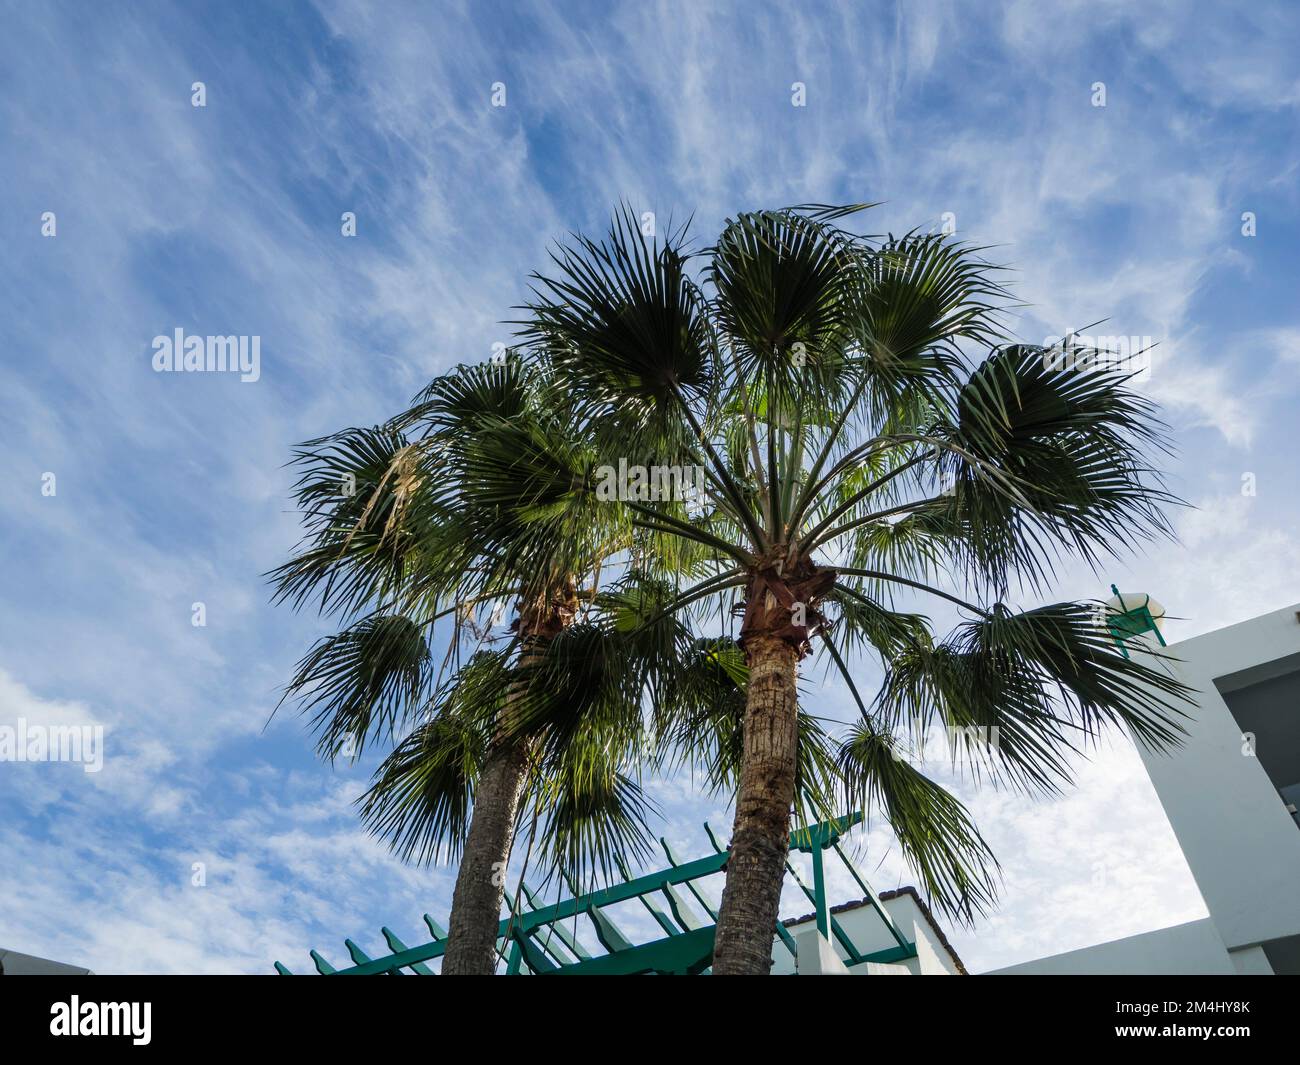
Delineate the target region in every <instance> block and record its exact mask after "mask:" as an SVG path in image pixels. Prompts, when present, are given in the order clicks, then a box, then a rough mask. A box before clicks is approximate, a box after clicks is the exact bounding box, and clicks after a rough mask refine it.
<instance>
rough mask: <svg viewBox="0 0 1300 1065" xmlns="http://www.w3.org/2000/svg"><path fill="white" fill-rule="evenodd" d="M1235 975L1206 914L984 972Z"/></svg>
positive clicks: (1025, 974) (1003, 973)
mask: <svg viewBox="0 0 1300 1065" xmlns="http://www.w3.org/2000/svg"><path fill="white" fill-rule="evenodd" d="M1178 974H1188V975H1198V976H1199V975H1206V974H1213V975H1218V976H1234V975H1236V974H1237V969H1236V968H1235V967H1234V966H1233V963H1232V959H1231V958H1230V957H1229V956H1228V952H1227V951H1226V950H1224V947H1223V941H1222V940H1221V939H1219V934H1218V932H1217V931H1215V928H1214V922H1213V921H1211V920H1210V919H1209V918H1208V917H1205V918H1202V919H1201V920H1199V921H1191V922H1189V923H1188V924H1180V925H1175V926H1174V927H1172V928H1161V929H1159V930H1158V931H1155V932H1144V933H1142V935H1138V936H1129V937H1128V938H1126V939H1117V940H1114V941H1112V942H1110V943H1099V944H1097V945H1096V946H1093V947H1083V948H1081V949H1079V950H1071V951H1067V952H1065V953H1064V954H1054V955H1052V956H1051V957H1047V958H1035V959H1034V960H1033V961H1026V962H1021V963H1020V964H1019V965H1010V966H1008V967H1007V968H1005V969H994V970H993V971H992V972H990V973H989V974H988V975H989V976H1066V975H1074V976H1099V975H1105V976H1140V975H1152V976H1167V975H1178Z"/></svg>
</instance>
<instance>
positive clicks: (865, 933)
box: [772, 893, 958, 976]
mask: <svg viewBox="0 0 1300 1065" xmlns="http://www.w3.org/2000/svg"><path fill="white" fill-rule="evenodd" d="M883 901H884V905H885V911H886V912H887V913H888V914H889V916H890V917H891V918H893V920H894V922H895V923H896V924H897V925H898V927H899V929H900V930H901V931H902V933H903V935H905V936H907V937H908V938H909V939H911V940H913V942H915V943H916V950H917V957H915V958H908V959H907V960H906V961H902V962H898V963H895V964H897V965H898V966H899V967H900V969H901V971H903V972H905V973H907V974H910V975H914V976H920V975H922V974H925V975H945V974H946V975H956V974H957V971H958V970H957V966H956V964H955V963H954V962H953V960H952V955H951V954H949V953H948V950H947V948H945V947H944V946H943V944H942V942H941V941H940V940H939V937H938V934H937V933H936V931H935V929H934V926H933V925H932V924H931V923H930V921H929V919H928V918H927V917H926V916H925V914H924V913H923V912H922V911H921V908H920V907H919V906H917V904H916V900H915V899H914V898H912V896H911V895H910V894H906V893H904V894H901V895H895V896H893V897H892V898H888V899H885V900H883ZM834 917H835V920H837V921H838V922H839V923H840V925H841V926H842V927H843V929H844V932H845V934H846V935H847V936H848V937H849V938H850V939H851V940H852V941H853V943H854V944H855V945H856V946H857V948H858V950H859V951H860V952H861V953H863V954H872V953H874V952H875V951H878V950H888V949H889V948H891V947H894V946H897V945H898V944H897V943H896V942H895V940H894V937H893V936H891V935H890V934H889V930H888V929H887V928H886V927H885V923H884V922H883V921H882V920H881V919H880V917H879V916H878V915H877V914H876V911H875V910H874V909H872V908H871V907H870V906H861V907H858V908H856V909H852V910H845V911H844V912H842V913H837V914H835V915H834ZM815 928H816V921H814V920H813V919H812V918H809V919H808V920H807V921H801V922H800V923H799V924H796V925H791V926H790V927H789V932H790V934H791V935H792V936H793V937H794V938H795V940H796V941H798V939H799V937H800V936H801V935H802V934H803V933H804V932H806V931H808V930H809V929H815ZM831 942H832V943H834V944H835V948H836V953H837V954H838V955H839V957H840V958H841V959H844V958H846V954H845V952H844V950H843V949H842V948H841V947H840V946H839V944H838V943H836V942H835V938H834V936H833V935H832V937H831ZM772 962H773V963H772V972H773V973H774V974H778V975H779V974H789V973H793V972H794V971H795V963H794V959H793V958H791V957H790V952H789V951H788V950H787V949H786V948H785V946H784V944H782V943H781V941H780V940H779V939H775V940H774V941H773V949H772ZM849 971H850V972H851V973H853V974H855V975H864V974H865V969H864V968H863V967H862V966H855V967H853V968H851V969H850V970H849Z"/></svg>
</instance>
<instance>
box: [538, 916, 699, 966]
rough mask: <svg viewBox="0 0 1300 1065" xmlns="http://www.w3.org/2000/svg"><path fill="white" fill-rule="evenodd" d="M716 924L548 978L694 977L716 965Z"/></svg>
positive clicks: (624, 951)
mask: <svg viewBox="0 0 1300 1065" xmlns="http://www.w3.org/2000/svg"><path fill="white" fill-rule="evenodd" d="M716 930H717V929H716V927H715V926H714V925H709V926H708V927H707V928H697V929H695V930H694V931H691V932H683V933H682V934H681V935H677V936H668V937H667V938H665V939H657V940H655V941H654V942H653V943H642V944H641V945H640V946H636V947H630V948H629V949H627V950H621V951H619V952H618V953H617V954H608V955H606V956H605V957H603V958H592V959H591V960H590V961H584V962H579V963H578V964H577V965H566V966H564V968H562V969H557V970H555V971H554V973H551V974H548V975H556V976H631V975H634V974H636V973H680V974H683V975H695V974H697V973H700V972H703V971H704V970H705V969H707V968H708V967H709V965H710V964H712V962H713V935H714V933H715V932H716Z"/></svg>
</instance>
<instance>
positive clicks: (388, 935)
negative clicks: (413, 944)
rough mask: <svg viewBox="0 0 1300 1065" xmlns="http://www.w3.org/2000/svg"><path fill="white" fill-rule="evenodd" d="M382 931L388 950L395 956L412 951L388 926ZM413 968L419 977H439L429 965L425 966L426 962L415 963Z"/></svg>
mask: <svg viewBox="0 0 1300 1065" xmlns="http://www.w3.org/2000/svg"><path fill="white" fill-rule="evenodd" d="M380 931H381V932H383V933H384V939H385V940H386V941H387V943H388V949H389V950H391V951H392V952H393V953H394V954H397V953H400V952H401V951H403V950H409V949H410V948H409V947H407V945H406V944H405V943H403V942H402V941H401V940H400V939H398V938H397V933H395V932H394V931H393V930H392V929H391V928H389V927H388V926H387V925H385V926H384V927H383V928H381V929H380ZM411 968H412V970H414V971H415V973H416V974H417V975H419V976H437V975H438V974H437V973H435V972H434V971H433V970H432V969H430V968H429V967H428V966H427V965H425V964H424V962H422V961H417V962H415V963H414V964H413V965H412V966H411Z"/></svg>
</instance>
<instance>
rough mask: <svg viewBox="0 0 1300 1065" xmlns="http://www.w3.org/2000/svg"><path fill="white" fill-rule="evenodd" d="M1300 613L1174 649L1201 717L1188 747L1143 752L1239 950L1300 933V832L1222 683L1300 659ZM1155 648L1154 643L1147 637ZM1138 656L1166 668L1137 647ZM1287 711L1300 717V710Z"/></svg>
mask: <svg viewBox="0 0 1300 1065" xmlns="http://www.w3.org/2000/svg"><path fill="white" fill-rule="evenodd" d="M1297 610H1300V604H1298V605H1297V606H1292V607H1287V608H1286V609H1285V610H1277V611H1274V612H1273V613H1270V614H1264V615H1262V616H1260V617H1258V618H1253V619H1251V620H1250V621H1245V622H1242V623H1241V624H1239V625H1232V626H1229V627H1228V628H1224V629H1219V630H1217V631H1215V632H1210V633H1206V634H1205V635H1203V636H1197V637H1194V638H1193V639H1190V640H1184V641H1182V642H1181V643H1178V644H1173V645H1171V646H1170V647H1169V648H1168V653H1170V654H1172V655H1174V656H1176V657H1177V658H1179V659H1181V660H1182V661H1181V662H1180V664H1179V665H1178V666H1177V667H1176V668H1177V672H1178V675H1179V676H1180V678H1181V679H1182V680H1183V681H1184V682H1185V683H1187V684H1190V685H1192V686H1193V687H1195V688H1196V689H1197V690H1198V692H1199V695H1198V696H1197V702H1198V704H1199V705H1198V708H1197V710H1196V712H1195V713H1194V714H1193V716H1192V718H1191V720H1190V721H1188V722H1186V723H1185V724H1186V728H1187V730H1188V736H1187V740H1186V743H1185V745H1184V746H1183V747H1182V748H1181V749H1179V750H1177V751H1175V752H1173V753H1172V754H1167V755H1162V754H1157V753H1154V752H1152V751H1150V750H1149V749H1147V748H1145V747H1144V746H1143V745H1142V744H1141V743H1139V744H1138V745H1137V747H1138V753H1139V754H1140V755H1141V756H1142V760H1143V762H1144V763H1145V765H1146V769H1147V773H1148V775H1149V776H1150V777H1151V783H1152V784H1153V785H1154V786H1155V790H1156V794H1157V795H1158V796H1159V799H1160V803H1161V805H1162V806H1163V807H1164V810H1165V814H1166V816H1167V817H1168V818H1169V823H1170V825H1171V826H1172V827H1173V830H1174V834H1175V835H1176V836H1177V838H1178V843H1179V845H1180V846H1181V847H1182V850H1183V854H1184V855H1185V856H1186V858H1187V864H1188V867H1189V868H1190V869H1191V872H1192V876H1193V877H1194V878H1195V879H1196V884H1197V887H1198V888H1200V892H1201V897H1202V898H1203V899H1204V900H1205V905H1206V908H1207V909H1208V910H1209V911H1210V917H1211V919H1212V920H1213V921H1214V925H1215V927H1216V928H1217V929H1218V933H1219V936H1220V937H1221V939H1222V940H1223V943H1224V945H1225V946H1226V947H1227V949H1228V950H1230V951H1235V950H1238V949H1241V948H1245V947H1249V946H1253V945H1254V944H1257V943H1261V942H1264V941H1266V940H1270V939H1277V938H1280V937H1283V936H1291V935H1297V934H1300V828H1298V827H1297V825H1296V823H1295V821H1294V820H1293V819H1292V817H1291V815H1290V814H1289V813H1288V812H1287V809H1286V806H1285V804H1284V803H1283V801H1282V799H1281V797H1280V796H1279V795H1278V793H1277V790H1276V789H1275V788H1274V786H1273V783H1272V782H1271V781H1270V780H1269V779H1268V776H1267V774H1266V773H1265V772H1264V770H1263V768H1262V767H1261V766H1260V764H1259V761H1258V760H1257V759H1256V758H1254V757H1251V756H1249V755H1248V754H1246V753H1244V744H1243V740H1242V733H1241V728H1240V727H1239V726H1238V724H1237V722H1236V720H1235V719H1234V718H1233V716H1232V713H1231V711H1230V710H1229V709H1228V705H1227V703H1226V702H1225V701H1224V699H1223V696H1222V695H1220V694H1219V690H1218V689H1217V688H1216V687H1215V684H1214V681H1215V679H1216V678H1221V677H1224V676H1226V675H1228V674H1231V673H1237V672H1239V671H1242V670H1246V669H1251V668H1253V667H1258V666H1260V665H1261V664H1262V663H1269V662H1273V661H1276V660H1278V659H1282V658H1286V657H1288V656H1290V655H1295V654H1298V653H1300V622H1297V618H1296V611H1297ZM1144 639H1145V638H1144ZM1137 642H1138V641H1130V643H1129V647H1130V650H1131V651H1132V653H1133V654H1135V655H1138V656H1141V657H1142V658H1143V659H1145V660H1146V661H1147V662H1148V663H1149V664H1154V665H1156V666H1157V667H1158V666H1159V665H1160V662H1159V660H1157V659H1153V658H1152V657H1151V656H1150V655H1146V654H1143V652H1142V651H1141V650H1139V649H1137V647H1136V646H1135V645H1136V644H1137ZM1278 709H1279V712H1296V713H1300V708H1282V707H1279V708H1278Z"/></svg>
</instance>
